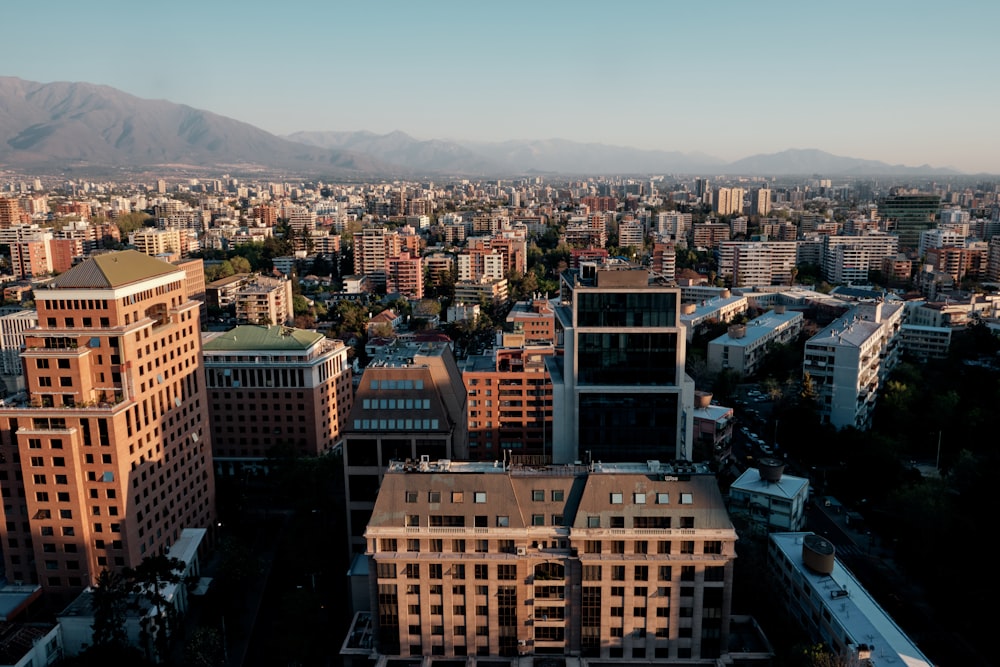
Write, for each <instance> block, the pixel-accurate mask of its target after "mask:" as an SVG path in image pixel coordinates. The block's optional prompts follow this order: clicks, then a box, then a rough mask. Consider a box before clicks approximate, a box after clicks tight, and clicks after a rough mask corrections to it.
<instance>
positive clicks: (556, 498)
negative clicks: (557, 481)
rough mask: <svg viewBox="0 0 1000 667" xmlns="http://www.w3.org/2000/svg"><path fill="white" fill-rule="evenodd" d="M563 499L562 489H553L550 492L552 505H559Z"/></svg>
mask: <svg viewBox="0 0 1000 667" xmlns="http://www.w3.org/2000/svg"><path fill="white" fill-rule="evenodd" d="M564 497H565V496H564V493H563V490H562V489H555V490H554V491H553V492H552V502H554V503H561V502H562V501H563V498H564Z"/></svg>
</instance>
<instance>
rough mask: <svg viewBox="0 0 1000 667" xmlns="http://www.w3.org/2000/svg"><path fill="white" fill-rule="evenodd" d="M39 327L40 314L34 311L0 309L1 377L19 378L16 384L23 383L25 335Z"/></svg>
mask: <svg viewBox="0 0 1000 667" xmlns="http://www.w3.org/2000/svg"><path fill="white" fill-rule="evenodd" d="M37 326H38V313H37V312H36V311H34V310H21V309H19V308H3V309H0V375H8V376H15V377H17V378H18V379H17V380H15V384H17V383H18V382H23V377H22V376H23V375H24V366H23V364H22V363H21V348H22V347H23V346H24V333H25V332H26V331H28V330H30V329H34V328H35V327H37ZM9 388H10V387H8V389H9ZM20 388H21V387H18V389H20Z"/></svg>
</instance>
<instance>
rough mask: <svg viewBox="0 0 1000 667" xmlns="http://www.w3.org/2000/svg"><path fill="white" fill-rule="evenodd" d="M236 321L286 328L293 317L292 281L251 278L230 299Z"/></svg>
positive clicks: (266, 277)
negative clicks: (234, 308)
mask: <svg viewBox="0 0 1000 667" xmlns="http://www.w3.org/2000/svg"><path fill="white" fill-rule="evenodd" d="M233 304H234V305H235V306H236V321H237V322H241V323H248V324H265V325H266V324H288V323H290V322H291V321H292V317H293V316H294V314H295V313H294V307H293V305H292V281H291V280H289V279H288V278H284V277H280V278H271V277H269V276H260V275H255V276H253V278H252V280H250V281H249V282H247V283H245V284H243V285H241V286H240V288H239V289H238V290H237V291H236V294H235V295H234V297H233Z"/></svg>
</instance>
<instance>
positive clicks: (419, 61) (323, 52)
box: [0, 0, 1000, 173]
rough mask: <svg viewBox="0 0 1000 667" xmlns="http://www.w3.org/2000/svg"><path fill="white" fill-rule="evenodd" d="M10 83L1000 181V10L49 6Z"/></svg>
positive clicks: (448, 4)
mask: <svg viewBox="0 0 1000 667" xmlns="http://www.w3.org/2000/svg"><path fill="white" fill-rule="evenodd" d="M0 12H2V13H0V16H2V17H3V22H4V24H5V25H6V26H7V29H5V30H4V34H3V38H2V39H0V75H6V76H17V77H20V78H22V79H28V80H32V81H42V82H50V81H87V82H91V83H100V84H106V85H109V86H113V87H115V88H119V89H121V90H123V91H125V92H127V93H131V94H133V95H137V96H139V97H145V98H155V99H166V100H170V101H172V102H177V103H183V104H188V105H190V106H193V107H197V108H199V109H205V110H208V111H213V112H215V113H219V114H222V115H225V116H229V117H232V118H235V119H238V120H242V121H245V122H248V123H251V124H253V125H256V126H258V127H260V128H262V129H265V130H268V131H270V132H274V133H276V134H287V133H291V132H294V131H297V130H369V131H372V132H376V133H385V132H391V131H393V130H401V131H403V132H406V133H408V134H410V135H412V136H414V137H416V138H418V139H467V140H483V141H498V140H504V139H550V138H564V139H572V140H575V141H587V142H598V143H605V144H614V145H625V146H635V147H640V148H650V149H663V150H677V151H682V152H703V153H707V154H710V155H714V156H716V157H719V158H722V159H726V160H735V159H739V158H742V157H746V156H748V155H752V154H755V153H772V152H777V151H781V150H784V149H787V148H818V149H821V150H825V151H828V152H831V153H834V154H837V155H846V156H851V157H860V158H867V159H877V160H883V161H885V162H889V163H892V164H905V165H909V166H916V165H920V164H925V163H927V164H931V165H934V166H950V167H954V168H956V169H960V170H963V171H967V172H976V171H987V172H991V173H1000V120H998V114H997V112H998V109H1000V86H998V85H997V80H998V78H1000V40H998V39H997V38H996V36H995V34H993V33H995V30H996V27H997V25H1000V2H996V1H994V0H978V1H972V0H955V1H952V2H949V3H930V2H923V1H921V0H910V1H908V2H896V1H880V0H869V1H868V2H851V1H847V2H832V3H819V2H811V1H808V0H800V1H798V2H777V1H776V2H722V1H717V0H708V1H705V2H690V1H688V2H674V1H668V0H658V1H654V0H650V1H648V2H628V1H619V2H614V3H611V2H606V1H605V2H590V1H586V0H578V1H575V2H562V1H556V0H535V1H534V2H520V1H516V0H505V1H504V2H496V3H487V2H476V1H475V0H466V1H464V2H459V1H450V0H449V1H445V0H438V1H428V2H414V1H410V2H394V1H393V2H390V1H387V0H385V1H378V0H363V1H360V2H359V1H355V2H335V1H332V0H326V1H320V0H317V1H315V2H305V1H301V0H285V1H284V2H273V1H269V2H258V1H257V0H244V1H242V2H222V1H221V0H201V1H200V2H191V1H188V0H171V2H164V3H146V2H134V0H132V1H129V2H124V1H118V0H91V1H89V2H80V1H79V0H34V1H33V2H31V3H18V4H16V5H12V6H9V7H5V8H4V9H3V10H0Z"/></svg>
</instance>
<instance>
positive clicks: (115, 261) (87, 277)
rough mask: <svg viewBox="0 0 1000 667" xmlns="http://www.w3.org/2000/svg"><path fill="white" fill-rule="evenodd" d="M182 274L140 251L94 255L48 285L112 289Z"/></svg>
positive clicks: (69, 287)
mask: <svg viewBox="0 0 1000 667" xmlns="http://www.w3.org/2000/svg"><path fill="white" fill-rule="evenodd" d="M176 271H180V269H178V268H177V267H176V266H174V265H173V264H169V263H167V262H164V261H162V260H159V259H156V258H155V257H150V256H149V255H146V254H144V253H141V252H139V251H138V250H123V251H122V252H110V253H105V254H102V255H95V256H93V257H91V258H90V259H87V260H85V261H84V262H83V263H81V264H78V265H76V266H74V267H73V268H72V269H70V270H69V271H66V272H65V273H63V274H62V275H59V276H57V277H56V278H54V279H53V280H52V282H50V283H49V286H50V287H54V288H60V289H73V288H81V287H82V288H86V289H111V288H115V287H123V286H125V285H131V284H133V283H137V282H140V281H143V280H148V279H150V278H156V277H158V276H162V275H165V274H168V273H174V272H176Z"/></svg>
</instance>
